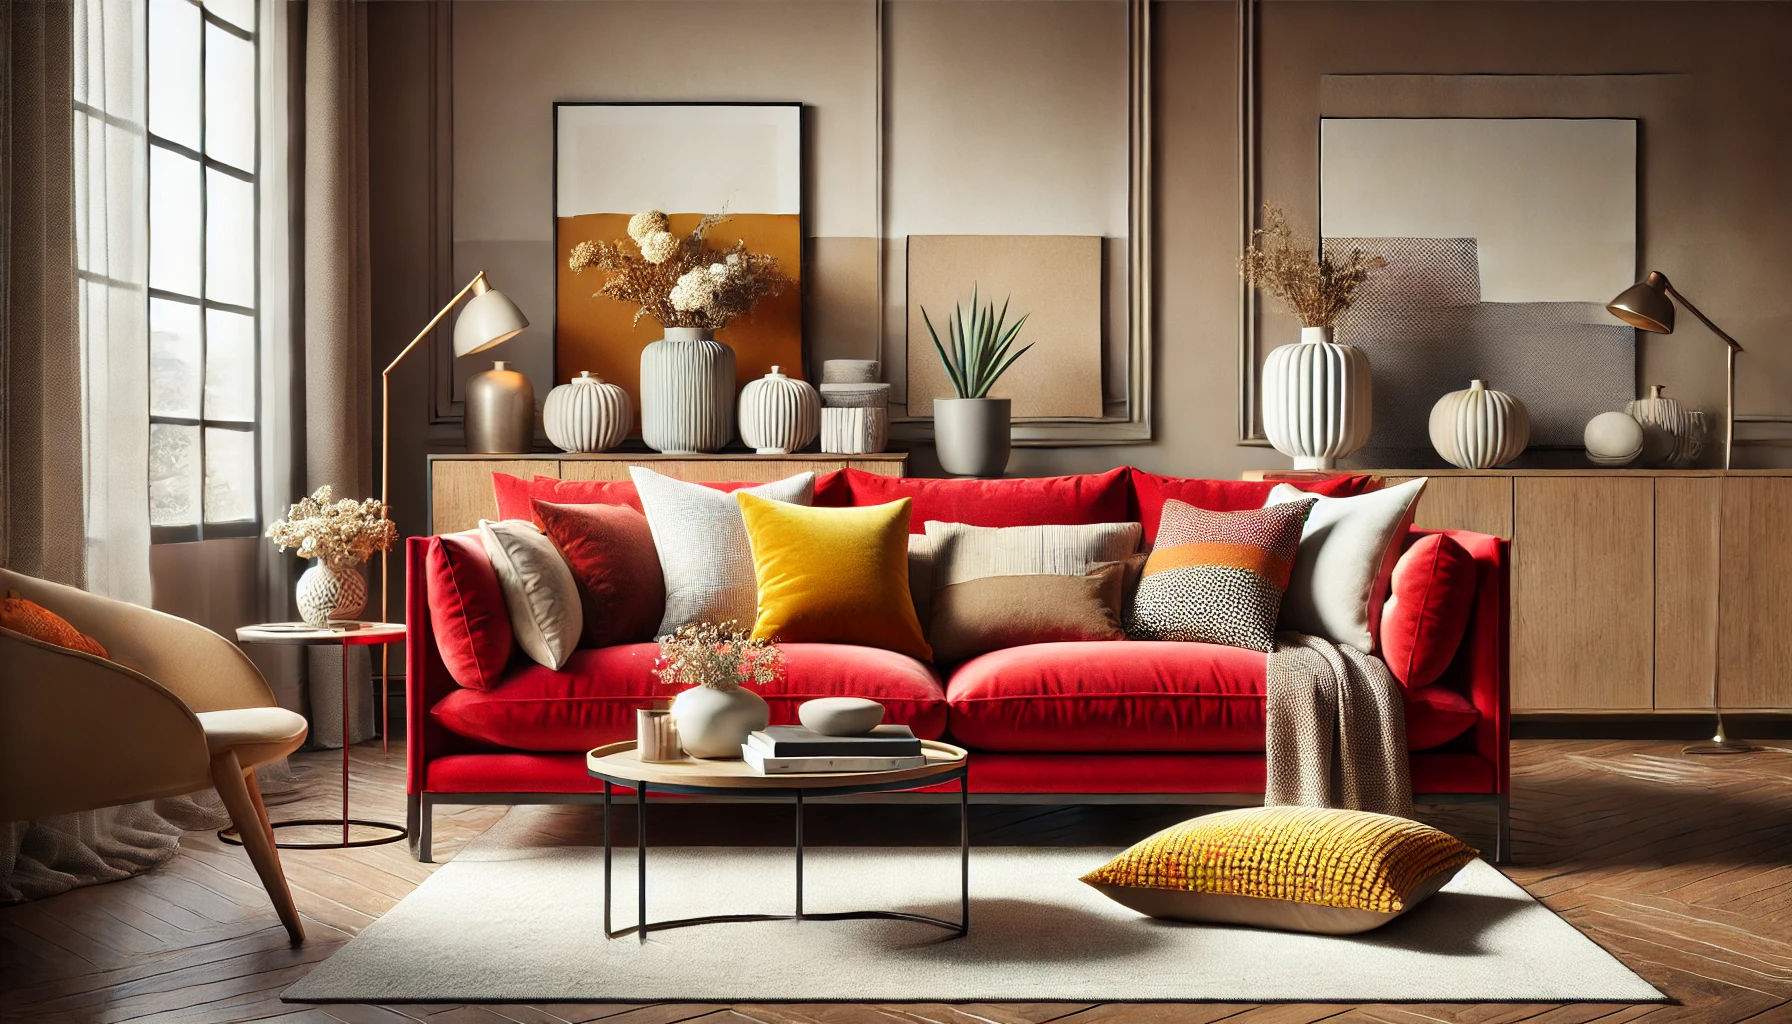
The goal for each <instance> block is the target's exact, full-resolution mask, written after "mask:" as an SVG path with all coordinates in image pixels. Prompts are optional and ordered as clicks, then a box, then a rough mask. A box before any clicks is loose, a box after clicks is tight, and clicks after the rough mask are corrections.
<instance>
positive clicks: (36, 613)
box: [0, 590, 111, 658]
mask: <svg viewBox="0 0 1792 1024" xmlns="http://www.w3.org/2000/svg"><path fill="white" fill-rule="evenodd" d="M0 626H4V627H5V628H7V629H10V630H12V631H13V632H14V633H23V634H25V635H26V636H28V637H30V638H31V639H33V640H42V641H43V642H44V643H47V644H55V645H56V646H58V647H66V648H68V649H69V650H71V651H80V652H81V653H82V654H91V655H94V656H95V657H99V658H109V657H111V655H108V654H107V653H106V649H105V648H104V647H101V646H100V643H99V641H98V640H95V639H94V638H92V637H90V636H88V635H87V634H86V633H83V632H81V631H80V630H78V629H76V628H75V627H73V626H71V625H69V623H68V620H67V619H65V618H63V617H62V616H60V615H58V614H56V613H55V612H53V611H51V610H50V609H48V608H45V607H44V606H43V605H41V604H38V603H37V602H36V601H28V600H26V599H25V598H22V597H20V596H19V592H18V591H16V590H13V591H8V592H7V595H6V597H5V598H3V599H0Z"/></svg>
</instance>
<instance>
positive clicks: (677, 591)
mask: <svg viewBox="0 0 1792 1024" xmlns="http://www.w3.org/2000/svg"><path fill="white" fill-rule="evenodd" d="M628 472H629V475H630V476H632V477H634V478H635V491H636V492H637V493H639V494H640V496H641V508H642V510H643V511H645V512H646V513H647V526H648V528H649V529H651V530H652V531H653V546H654V547H655V548H658V549H659V554H660V572H661V573H662V574H663V575H664V576H665V577H666V612H665V615H664V616H663V617H662V618H661V619H660V630H659V635H660V636H665V635H667V634H668V633H671V632H673V631H674V630H676V629H678V627H680V626H684V625H689V624H690V623H693V622H726V621H728V620H730V619H732V620H734V621H735V622H737V623H739V624H740V628H742V629H747V630H750V629H752V628H753V622H754V620H756V619H757V618H758V617H759V581H758V579H757V578H756V577H755V576H754V575H753V542H752V540H750V539H749V538H748V537H747V522H746V520H745V519H744V518H742V516H741V514H740V504H739V503H738V502H736V501H735V500H734V495H733V494H732V493H730V492H727V491H718V490H716V489H715V488H713V487H705V486H703V485H702V484H693V483H686V482H685V481H683V480H674V479H672V478H671V477H669V476H661V475H660V474H658V473H655V472H654V471H653V470H651V469H644V468H642V467H640V466H630V467H629V468H628ZM744 490H745V491H746V492H747V493H748V494H756V495H758V496H759V497H761V498H770V499H772V500H773V501H785V502H789V503H790V504H793V505H807V504H809V503H810V502H811V501H812V500H814V497H815V474H814V473H798V474H797V475H795V476H791V477H785V478H784V479H782V480H774V481H772V482H771V483H769V484H760V485H759V486H757V487H748V488H744Z"/></svg>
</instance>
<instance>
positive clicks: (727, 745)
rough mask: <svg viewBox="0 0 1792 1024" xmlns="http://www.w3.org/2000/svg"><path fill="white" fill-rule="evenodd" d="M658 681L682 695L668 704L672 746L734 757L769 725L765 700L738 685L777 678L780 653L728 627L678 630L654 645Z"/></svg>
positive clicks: (694, 626) (695, 626)
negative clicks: (673, 726)
mask: <svg viewBox="0 0 1792 1024" xmlns="http://www.w3.org/2000/svg"><path fill="white" fill-rule="evenodd" d="M653 671H654V674H655V675H657V676H659V678H660V681H661V682H663V683H667V684H670V685H673V686H684V687H688V689H686V690H684V691H682V692H681V693H679V695H678V696H677V697H674V698H673V699H672V720H673V722H674V723H676V725H677V727H678V741H679V743H680V744H682V745H683V746H684V749H685V753H687V754H690V755H691V756H692V757H708V758H734V759H738V758H739V757H740V748H741V744H743V743H745V742H747V737H748V736H749V735H751V734H752V733H754V732H755V731H757V730H760V729H763V728H765V726H766V724H767V723H768V722H770V721H771V709H770V708H768V707H767V706H766V703H765V698H763V697H761V696H759V695H758V694H757V693H754V692H753V691H752V690H749V689H747V688H746V687H744V686H742V685H741V684H742V683H747V682H751V683H755V684H757V685H761V686H763V685H765V684H766V683H769V682H772V681H774V680H776V679H779V678H781V677H782V674H783V652H781V651H779V650H778V647H777V645H776V644H774V643H772V642H771V641H769V640H754V639H752V638H751V637H750V636H749V635H748V634H747V633H746V632H744V631H742V630H740V629H738V628H737V627H736V624H735V623H733V622H724V623H721V624H719V625H718V624H713V623H707V622H698V623H692V624H690V625H686V626H680V627H679V628H678V629H677V631H675V632H674V633H673V634H672V635H671V636H668V637H664V638H662V639H661V640H660V656H659V659H658V660H657V661H656V662H655V663H654V668H653Z"/></svg>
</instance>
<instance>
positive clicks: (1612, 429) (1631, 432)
mask: <svg viewBox="0 0 1792 1024" xmlns="http://www.w3.org/2000/svg"><path fill="white" fill-rule="evenodd" d="M1581 441H1582V443H1584V444H1585V445H1586V446H1587V461H1589V462H1592V463H1593V464H1594V465H1598V466H1628V465H1629V464H1630V463H1632V462H1635V461H1636V457H1637V456H1638V455H1641V454H1642V453H1643V425H1642V424H1641V423H1638V422H1637V421H1636V420H1635V419H1634V418H1632V417H1631V416H1630V414H1629V413H1622V412H1602V413H1600V414H1599V415H1597V416H1595V417H1593V418H1592V419H1590V420H1588V421H1587V429H1586V431H1585V432H1584V433H1582V434H1581Z"/></svg>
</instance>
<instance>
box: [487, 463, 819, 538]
mask: <svg viewBox="0 0 1792 1024" xmlns="http://www.w3.org/2000/svg"><path fill="white" fill-rule="evenodd" d="M838 476H840V471H839V470H834V471H832V472H828V473H818V474H816V476H815V493H816V495H817V497H819V496H820V494H821V491H822V488H824V487H828V488H833V489H836V490H837V488H835V487H834V483H833V481H834V479H835V478H836V477H838ZM697 482H698V483H701V484H702V485H703V486H705V487H713V488H715V489H716V490H718V491H724V492H730V491H738V490H740V489H741V488H742V487H757V486H759V483H757V482H754V481H751V480H730V481H725V482H724V481H716V480H699V481H697ZM761 482H763V481H761ZM492 493H493V494H494V496H496V497H497V499H498V518H499V519H528V520H530V521H531V522H533V523H535V525H537V526H540V525H542V523H541V520H539V519H536V518H535V510H534V509H532V508H531V507H530V506H529V503H530V502H532V501H550V502H553V503H554V504H556V505H627V506H628V507H629V508H632V509H634V510H635V511H636V512H640V511H642V509H641V496H640V495H639V494H637V493H635V482H634V481H633V480H561V479H559V478H558V477H551V476H542V475H540V474H539V473H538V474H536V475H535V477H534V478H533V479H530V480H524V479H523V478H522V477H520V476H511V475H510V474H509V473H493V474H492ZM815 504H817V505H820V504H823V502H821V501H816V502H815ZM836 504H850V502H836Z"/></svg>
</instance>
